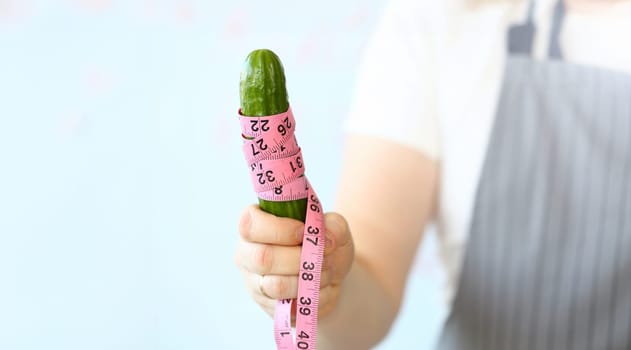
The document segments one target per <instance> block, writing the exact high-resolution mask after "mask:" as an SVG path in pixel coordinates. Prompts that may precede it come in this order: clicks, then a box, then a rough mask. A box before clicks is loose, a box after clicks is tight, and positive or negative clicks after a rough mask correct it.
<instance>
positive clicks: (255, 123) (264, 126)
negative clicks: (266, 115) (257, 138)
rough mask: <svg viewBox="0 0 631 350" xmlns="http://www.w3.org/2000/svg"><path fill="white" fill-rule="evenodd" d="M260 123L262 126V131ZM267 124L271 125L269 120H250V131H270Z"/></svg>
mask: <svg viewBox="0 0 631 350" xmlns="http://www.w3.org/2000/svg"><path fill="white" fill-rule="evenodd" d="M259 122H260V124H261V127H260V129H259ZM267 124H269V120H260V121H259V120H250V130H252V131H253V132H258V131H259V130H261V131H269V126H268V125H267Z"/></svg>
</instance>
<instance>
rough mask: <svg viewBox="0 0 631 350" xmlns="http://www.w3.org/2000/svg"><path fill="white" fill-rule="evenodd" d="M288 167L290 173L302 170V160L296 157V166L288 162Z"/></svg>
mask: <svg viewBox="0 0 631 350" xmlns="http://www.w3.org/2000/svg"><path fill="white" fill-rule="evenodd" d="M289 166H291V172H292V173H295V172H296V171H298V169H302V158H300V157H296V165H294V162H293V161H291V162H289Z"/></svg>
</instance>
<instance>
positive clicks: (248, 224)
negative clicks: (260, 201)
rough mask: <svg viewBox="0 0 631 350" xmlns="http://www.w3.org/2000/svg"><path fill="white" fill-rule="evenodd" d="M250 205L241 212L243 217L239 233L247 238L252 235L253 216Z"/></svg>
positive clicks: (240, 220) (240, 221)
mask: <svg viewBox="0 0 631 350" xmlns="http://www.w3.org/2000/svg"><path fill="white" fill-rule="evenodd" d="M251 212H252V210H250V207H247V208H245V210H243V212H242V213H241V218H240V219H239V226H238V227H239V234H240V235H241V237H243V238H244V239H245V240H249V239H250V238H251V237H252V217H251V215H252V214H251Z"/></svg>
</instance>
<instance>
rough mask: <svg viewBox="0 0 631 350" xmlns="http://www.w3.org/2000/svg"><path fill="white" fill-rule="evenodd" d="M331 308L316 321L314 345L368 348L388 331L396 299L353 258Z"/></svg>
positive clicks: (364, 266) (396, 310)
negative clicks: (316, 332)
mask: <svg viewBox="0 0 631 350" xmlns="http://www.w3.org/2000/svg"><path fill="white" fill-rule="evenodd" d="M339 293H340V294H339V296H338V299H337V303H336V304H335V306H334V309H333V310H331V311H330V312H328V313H326V314H325V315H324V316H323V317H322V318H321V319H320V321H319V327H318V330H319V331H318V332H319V335H318V349H323V350H326V349H369V348H371V347H373V346H374V345H376V344H377V343H379V342H380V341H381V340H382V339H383V338H384V337H385V335H386V334H387V333H388V331H389V329H390V327H391V325H392V323H393V321H394V319H395V317H396V315H397V312H398V309H399V303H397V302H396V301H395V300H393V298H392V297H391V296H390V295H388V293H387V292H386V290H385V288H384V287H383V286H382V285H381V284H380V283H379V282H378V280H377V278H376V277H375V276H374V275H373V274H372V273H370V272H369V269H368V268H367V267H366V265H364V264H363V263H362V262H361V259H356V260H355V262H354V263H353V266H352V268H351V270H350V272H349V274H348V276H347V278H346V280H345V281H344V282H343V284H342V285H341V288H340V290H339Z"/></svg>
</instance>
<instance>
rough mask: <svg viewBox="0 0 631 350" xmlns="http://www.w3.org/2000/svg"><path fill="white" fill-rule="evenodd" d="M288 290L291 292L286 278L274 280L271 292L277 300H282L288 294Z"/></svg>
mask: <svg viewBox="0 0 631 350" xmlns="http://www.w3.org/2000/svg"><path fill="white" fill-rule="evenodd" d="M288 290H289V285H288V283H287V281H286V280H285V278H283V277H275V278H274V279H272V288H271V292H272V293H273V294H272V295H273V296H275V297H277V298H282V297H284V296H285V295H286V294H287V292H288Z"/></svg>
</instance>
